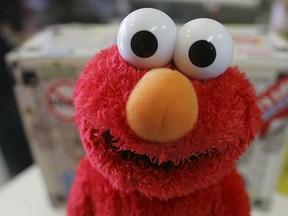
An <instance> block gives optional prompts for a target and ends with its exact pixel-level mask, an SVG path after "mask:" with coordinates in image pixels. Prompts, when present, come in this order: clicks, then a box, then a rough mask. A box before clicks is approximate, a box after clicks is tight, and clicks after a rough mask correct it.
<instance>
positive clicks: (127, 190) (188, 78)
mask: <svg viewBox="0 0 288 216" xmlns="http://www.w3.org/2000/svg"><path fill="white" fill-rule="evenodd" d="M232 58H233V40H232V37H231V35H230V33H229V32H228V31H227V30H226V28H225V27H224V26H223V25H222V24H220V23H218V22H216V21H214V20H211V19H206V18H200V19H195V20H192V21H189V22H187V23H186V24H184V25H183V26H182V27H181V28H180V29H179V30H177V28H176V25H175V24H174V22H173V20H171V18H170V17H169V16H168V15H166V14H165V13H163V12H161V11H159V10H156V9H152V8H143V9H139V10H136V11H134V12H132V13H130V14H129V15H128V16H127V17H126V18H125V19H124V20H123V21H122V23H121V24H120V27H119V31H118V33H117V45H112V46H110V47H108V48H107V49H104V50H102V51H101V52H100V53H98V54H96V55H95V56H94V57H93V58H92V59H91V60H90V61H89V62H88V63H87V65H86V67H85V68H84V70H83V72H82V74H81V75H80V77H79V78H78V80H77V82H76V84H75V89H74V94H73V99H74V106H75V123H76V125H77V128H78V131H79V134H80V137H81V140H82V143H83V146H84V149H85V151H86V154H85V156H84V157H83V159H82V160H81V161H80V163H79V165H78V169H77V175H76V179H75V181H74V184H73V186H72V189H71V193H70V197H69V200H68V209H67V211H68V216H96V215H97V216H99V215H105V216H109V215H111V216H112V215H145V216H146V215H151V216H152V215H167V216H168V215H203V216H204V215H206V216H214V215H215V216H216V215H217V216H227V215H233V216H240V215H243V216H247V215H249V214H250V213H249V212H250V204H249V198H248V194H247V193H246V191H245V188H244V182H243V180H242V178H241V177H240V175H239V174H238V172H237V170H236V161H237V160H238V159H239V158H240V156H241V155H242V154H243V153H244V152H245V151H246V149H247V147H248V146H249V144H250V143H251V141H252V140H253V138H254V136H255V133H256V132H257V129H258V127H259V123H260V110H259V108H258V106H257V101H256V96H255V92H254V88H253V86H252V84H251V83H250V81H249V80H248V79H247V78H246V77H245V74H244V73H243V72H241V71H240V70H239V69H238V68H237V67H236V66H233V67H231V66H230V63H231V60H232Z"/></svg>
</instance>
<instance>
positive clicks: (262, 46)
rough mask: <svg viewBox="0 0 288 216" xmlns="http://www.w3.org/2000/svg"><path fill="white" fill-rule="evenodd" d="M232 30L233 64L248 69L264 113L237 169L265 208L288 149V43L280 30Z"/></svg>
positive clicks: (254, 199)
mask: <svg viewBox="0 0 288 216" xmlns="http://www.w3.org/2000/svg"><path fill="white" fill-rule="evenodd" d="M229 29H230V31H231V33H232V36H233V39H234V45H235V55H234V60H233V64H234V65H238V66H239V68H240V69H241V71H245V72H246V75H247V76H248V77H249V78H250V80H251V82H252V83H253V84H254V86H255V89H256V94H257V100H258V104H259V107H260V109H261V110H262V112H263V113H262V126H261V130H260V131H259V134H258V136H257V138H256V139H255V141H254V142H253V144H252V145H251V147H250V148H249V149H248V151H247V153H246V154H245V155H244V156H243V157H242V158H241V160H240V161H239V163H238V169H239V171H240V173H241V174H242V176H243V178H244V181H245V184H246V187H247V190H248V192H249V194H250V197H251V200H252V204H253V207H254V208H261V209H263V210H266V209H269V208H270V207H271V206H272V205H271V204H272V203H273V194H275V193H274V192H275V190H276V187H277V182H278V181H279V180H278V179H279V175H280V172H281V170H282V167H283V164H284V153H285V148H287V146H286V145H287V141H286V140H287V137H288V130H287V123H288V118H287V115H278V114H279V113H281V112H282V111H283V109H284V108H285V107H287V106H288V104H287V100H288V88H287V87H288V85H286V84H285V83H284V84H283V81H280V80H281V78H282V79H283V77H285V76H287V75H288V61H287V59H288V43H287V41H286V40H285V39H284V38H282V37H281V36H280V35H278V34H277V33H275V32H274V33H273V32H271V33H269V32H266V30H265V28H263V26H254V27H253V28H251V27H249V26H239V27H237V26H233V27H231V28H229ZM287 84H288V83H287ZM285 101H286V102H285ZM285 103H286V105H285ZM277 115H278V116H277ZM276 117H277V118H276ZM286 175H287V174H286ZM282 185H283V184H282Z"/></svg>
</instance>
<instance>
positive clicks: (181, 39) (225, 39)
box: [173, 18, 233, 80]
mask: <svg viewBox="0 0 288 216" xmlns="http://www.w3.org/2000/svg"><path fill="white" fill-rule="evenodd" d="M232 57H233V41H232V37H231V35H230V33H229V32H228V31H227V29H226V28H225V27H224V26H223V25H222V24H220V23H219V22H217V21H215V20H212V19H206V18H200V19H195V20H192V21H190V22H188V23H186V24H185V25H184V26H183V27H182V28H181V29H180V30H179V33H178V38H177V41H176V47H175V52H174V57H173V59H174V62H175V64H176V66H177V67H178V69H179V70H180V71H181V72H183V73H184V74H186V75H188V76H189V77H192V78H196V79H200V80H205V79H209V78H214V77H217V76H219V75H220V74H222V73H224V72H225V70H226V69H227V68H228V67H229V65H230V63H231V61H232Z"/></svg>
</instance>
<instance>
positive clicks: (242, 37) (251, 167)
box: [7, 24, 288, 208]
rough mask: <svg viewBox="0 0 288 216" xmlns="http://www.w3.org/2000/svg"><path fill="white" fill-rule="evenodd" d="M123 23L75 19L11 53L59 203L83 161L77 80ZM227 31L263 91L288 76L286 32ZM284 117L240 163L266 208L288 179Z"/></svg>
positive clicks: (36, 145) (23, 108)
mask: <svg viewBox="0 0 288 216" xmlns="http://www.w3.org/2000/svg"><path fill="white" fill-rule="evenodd" d="M117 28H118V26H115V25H105V26H102V25H73V24H70V25H58V26H54V27H50V28H47V29H45V30H44V31H43V32H41V33H39V34H38V35H36V36H35V37H33V38H31V39H30V40H28V41H27V42H26V43H25V44H24V45H23V46H21V47H20V48H19V49H18V50H15V51H13V52H11V53H10V54H9V55H8V57H7V60H8V62H9V65H10V68H11V69H12V71H13V74H14V77H15V79H16V88H15V91H16V94H17V97H18V105H19V109H20V112H21V115H22V117H23V122H24V124H25V128H26V133H27V135H28V137H29V141H30V145H31V150H32V152H33V155H34V157H35V159H36V161H37V163H38V164H39V165H40V167H41V169H42V172H43V175H44V179H45V182H46V185H47V189H48V193H49V195H50V197H51V199H52V202H53V203H54V204H59V203H62V201H64V200H65V198H66V196H67V194H68V191H69V187H70V185H71V182H72V180H73V176H74V172H75V167H76V164H77V161H78V160H79V158H80V157H81V156H82V155H83V150H82V147H81V144H80V140H79V138H78V135H77V132H76V130H75V127H74V125H73V123H72V121H71V117H72V115H73V108H72V99H71V95H72V92H73V83H74V82H75V79H76V77H77V76H78V75H79V74H80V72H81V70H82V68H83V67H84V65H85V64H86V62H87V60H88V59H89V58H91V57H92V56H93V55H94V54H95V53H97V52H98V51H99V50H101V49H102V48H105V47H107V46H109V45H111V44H114V43H115V42H116V35H117ZM228 28H229V30H230V31H231V33H232V36H233V39H234V43H235V55H234V60H233V62H232V65H238V66H239V68H240V70H242V71H245V72H246V73H247V75H248V77H249V78H250V79H251V81H252V83H253V84H254V85H255V87H256V91H257V95H259V96H260V95H261V94H264V92H266V91H267V89H268V88H270V86H272V85H273V84H274V83H275V82H277V80H278V78H279V76H280V75H285V74H288V61H287V59H288V45H287V42H286V41H285V40H283V39H282V38H281V37H279V35H277V34H267V33H265V29H264V28H263V27H262V26H246V25H239V26H229V27H228ZM286 90H287V89H286ZM285 96H286V98H287V96H288V92H286V95H285V92H284V98H285ZM283 119H284V118H277V119H276V120H275V121H273V122H272V123H271V124H270V127H269V129H268V130H267V133H266V134H265V136H261V137H260V136H259V137H258V138H257V139H256V141H255V142H254V144H253V145H252V147H251V148H250V149H249V151H248V153H247V154H246V155H245V156H244V157H243V158H242V160H241V161H240V162H239V169H240V171H241V173H242V175H243V176H244V178H245V183H246V185H247V189H248V191H249V193H250V195H251V198H252V200H253V203H254V204H255V205H257V206H260V207H263V208H267V207H268V206H269V205H268V204H269V201H270V198H271V195H272V194H273V192H274V190H275V188H276V185H277V181H278V177H279V173H281V176H282V181H283V179H285V178H286V180H284V182H286V181H288V178H287V176H288V174H287V173H288V171H287V167H288V165H287V164H288V162H287V164H286V166H284V169H282V167H283V161H284V157H285V154H284V153H285V151H284V149H285V142H284V140H285V136H286V135H287V133H285V130H286V129H285V128H286V127H287V123H286V122H287V121H285V120H283ZM287 149H288V148H287ZM287 152H288V150H287ZM287 158H288V153H287ZM286 160H288V159H286ZM285 167H286V168H285ZM281 185H282V186H283V183H282V184H281ZM278 188H280V189H281V187H280V186H279V187H278ZM282 188H283V187H282ZM282 191H283V190H282Z"/></svg>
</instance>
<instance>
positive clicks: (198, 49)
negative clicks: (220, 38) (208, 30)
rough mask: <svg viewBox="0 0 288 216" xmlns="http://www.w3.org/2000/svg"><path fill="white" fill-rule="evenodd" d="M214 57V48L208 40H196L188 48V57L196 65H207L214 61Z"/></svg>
mask: <svg viewBox="0 0 288 216" xmlns="http://www.w3.org/2000/svg"><path fill="white" fill-rule="evenodd" d="M215 58H216V49H215V47H214V46H213V44H212V43H210V42H209V41H206V40H199V41H196V42H195V43H193V44H192V46H191V47H190V49H189V59H190V61H191V62H192V63H193V64H194V65H195V66H197V67H201V68H203V67H207V66H209V65H211V64H212V63H213V62H214V60H215Z"/></svg>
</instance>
